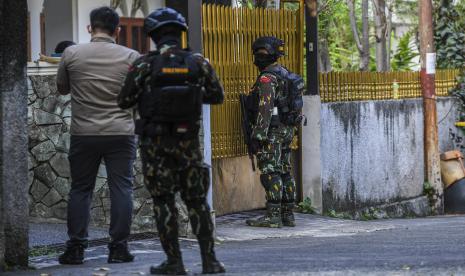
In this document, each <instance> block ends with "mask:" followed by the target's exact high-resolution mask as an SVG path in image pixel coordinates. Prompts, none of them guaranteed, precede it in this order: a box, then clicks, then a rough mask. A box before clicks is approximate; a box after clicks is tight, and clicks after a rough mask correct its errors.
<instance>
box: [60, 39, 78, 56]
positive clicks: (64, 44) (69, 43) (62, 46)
mask: <svg viewBox="0 0 465 276" xmlns="http://www.w3.org/2000/svg"><path fill="white" fill-rule="evenodd" d="M73 45H76V43H74V42H73V41H68V40H65V41H62V42H60V43H58V44H57V46H56V47H55V53H56V54H62V53H63V52H64V51H65V49H66V48H68V47H69V46H73Z"/></svg>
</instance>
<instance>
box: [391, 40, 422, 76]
mask: <svg viewBox="0 0 465 276" xmlns="http://www.w3.org/2000/svg"><path fill="white" fill-rule="evenodd" d="M413 34H414V33H413V31H410V32H407V33H406V34H404V35H403V36H402V37H401V38H400V40H399V44H398V45H397V49H396V52H395V54H394V56H393V57H392V61H391V68H392V70H393V71H409V70H412V67H413V66H415V65H416V63H415V62H414V61H413V59H414V58H416V57H418V55H419V53H418V51H417V50H416V49H415V45H412V44H413V42H412V37H413Z"/></svg>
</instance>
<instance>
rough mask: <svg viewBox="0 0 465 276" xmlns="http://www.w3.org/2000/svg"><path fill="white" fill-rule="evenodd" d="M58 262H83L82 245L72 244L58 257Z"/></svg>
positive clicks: (73, 263) (75, 263)
mask: <svg viewBox="0 0 465 276" xmlns="http://www.w3.org/2000/svg"><path fill="white" fill-rule="evenodd" d="M58 262H59V263H60V264H70V265H79V264H83V263H84V246H82V245H72V246H68V247H67V248H66V251H65V252H64V253H63V254H61V255H60V256H59V257H58Z"/></svg>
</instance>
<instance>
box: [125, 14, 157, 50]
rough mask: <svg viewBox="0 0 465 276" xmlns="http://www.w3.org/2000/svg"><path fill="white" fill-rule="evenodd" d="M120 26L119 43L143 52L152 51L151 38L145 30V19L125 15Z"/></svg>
mask: <svg viewBox="0 0 465 276" xmlns="http://www.w3.org/2000/svg"><path fill="white" fill-rule="evenodd" d="M120 26H121V32H120V33H119V36H118V39H117V43H118V44H120V45H123V46H126V47H128V48H131V49H134V50H136V51H138V52H139V53H141V54H146V53H148V52H149V51H150V38H149V37H148V36H147V35H146V34H145V32H144V19H142V18H127V17H123V18H121V19H120Z"/></svg>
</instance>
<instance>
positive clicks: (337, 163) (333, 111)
mask: <svg viewBox="0 0 465 276" xmlns="http://www.w3.org/2000/svg"><path fill="white" fill-rule="evenodd" d="M422 108H423V105H422V100H421V99H412V100H394V101H369V102H344V103H325V104H322V108H321V158H322V190H323V209H324V210H331V209H334V210H336V211H350V210H355V209H359V208H362V207H366V206H374V205H380V204H385V203H391V202H396V201H401V200H404V199H410V198H414V197H418V196H420V195H422V192H423V182H424V169H423V115H422ZM456 115H457V113H456V107H455V105H454V100H452V99H450V98H442V99H439V100H438V121H439V122H440V123H439V140H440V150H441V151H447V150H452V149H453V148H454V147H455V146H454V143H453V141H452V139H451V136H453V135H454V133H456V129H455V127H454V126H453V123H454V122H455V119H456Z"/></svg>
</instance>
